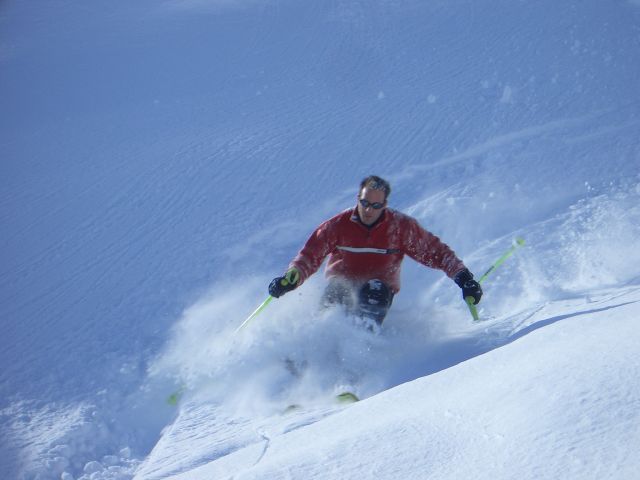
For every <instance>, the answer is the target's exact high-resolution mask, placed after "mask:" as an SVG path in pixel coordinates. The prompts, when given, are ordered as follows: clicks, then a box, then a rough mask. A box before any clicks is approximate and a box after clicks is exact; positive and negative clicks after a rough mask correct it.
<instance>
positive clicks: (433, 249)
mask: <svg viewBox="0 0 640 480" xmlns="http://www.w3.org/2000/svg"><path fill="white" fill-rule="evenodd" d="M404 229H405V232H406V234H405V235H404V253H406V254H407V255H409V256H410V257H411V258H413V259H414V260H415V261H417V262H420V263H421V264H422V265H425V266H427V267H431V268H437V269H438V270H442V271H443V272H444V273H445V274H446V275H447V276H448V277H449V278H454V277H455V275H456V273H458V272H459V271H460V270H462V269H464V268H466V267H465V265H464V263H463V262H462V260H460V259H459V258H458V257H457V256H456V254H455V252H454V251H453V250H452V249H451V248H450V247H449V246H448V245H447V244H445V243H444V242H442V241H441V240H440V239H439V238H438V237H437V236H435V235H434V234H433V233H431V232H428V231H427V230H425V229H424V228H422V227H421V226H420V224H419V223H418V222H417V221H416V220H414V219H409V218H408V219H407V224H406V225H405V227H404Z"/></svg>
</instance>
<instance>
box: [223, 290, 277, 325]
mask: <svg viewBox="0 0 640 480" xmlns="http://www.w3.org/2000/svg"><path fill="white" fill-rule="evenodd" d="M271 300H273V297H272V296H271V295H269V296H268V297H267V299H266V300H265V301H264V302H262V303H261V304H260V306H259V307H258V308H256V309H255V310H254V312H253V313H252V314H251V315H249V317H248V318H247V319H246V320H245V321H244V322H242V324H241V325H240V326H239V327H238V328H236V330H235V332H233V333H238V332H239V331H240V330H242V329H243V328H244V327H246V326H247V325H249V323H250V322H251V320H253V319H254V318H256V317H257V316H258V315H260V312H262V311H263V310H264V309H265V308H267V305H269V303H270V302H271Z"/></svg>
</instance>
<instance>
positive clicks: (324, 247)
mask: <svg viewBox="0 0 640 480" xmlns="http://www.w3.org/2000/svg"><path fill="white" fill-rule="evenodd" d="M334 223H335V221H334V219H331V220H327V221H326V222H324V223H322V224H321V225H320V226H319V227H318V228H316V229H315V231H314V232H313V233H312V234H311V236H310V237H309V239H308V240H307V243H305V244H304V246H303V247H302V249H301V250H300V252H298V255H297V256H296V257H295V258H294V259H293V260H292V261H291V264H290V265H289V267H290V268H291V267H295V268H297V269H298V270H299V271H300V285H302V283H304V281H305V280H306V279H307V278H309V277H310V276H311V275H313V274H314V273H316V272H317V271H318V269H319V268H320V265H322V262H323V261H324V259H325V258H327V255H329V254H330V253H331V252H332V251H333V250H334V249H335V247H336V245H337V240H336V234H335V225H334Z"/></svg>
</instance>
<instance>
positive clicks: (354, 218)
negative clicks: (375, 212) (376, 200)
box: [351, 206, 389, 230]
mask: <svg viewBox="0 0 640 480" xmlns="http://www.w3.org/2000/svg"><path fill="white" fill-rule="evenodd" d="M387 210H388V207H384V210H383V211H382V215H380V218H378V220H376V221H375V222H374V223H373V224H371V225H365V224H364V223H362V220H360V215H359V214H358V207H357V206H356V207H354V208H353V210H352V211H351V221H352V222H354V223H357V224H358V225H361V226H363V227H364V228H366V229H368V230H373V229H374V228H376V227H377V226H378V225H380V224H381V223H384V222H385V221H386V220H387V218H388V216H389V214H388V212H387Z"/></svg>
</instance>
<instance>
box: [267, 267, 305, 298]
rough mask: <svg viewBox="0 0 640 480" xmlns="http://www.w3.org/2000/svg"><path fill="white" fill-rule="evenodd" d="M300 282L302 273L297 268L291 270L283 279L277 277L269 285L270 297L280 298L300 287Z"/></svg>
mask: <svg viewBox="0 0 640 480" xmlns="http://www.w3.org/2000/svg"><path fill="white" fill-rule="evenodd" d="M299 281H300V271H299V270H298V269H297V268H290V269H289V270H287V273H285V274H284V275H283V276H282V277H276V278H274V279H273V280H271V283H270V284H269V295H271V296H272V297H274V298H279V297H281V296H282V295H284V294H285V293H287V292H290V291H291V290H294V289H295V288H297V287H298V282H299Z"/></svg>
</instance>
